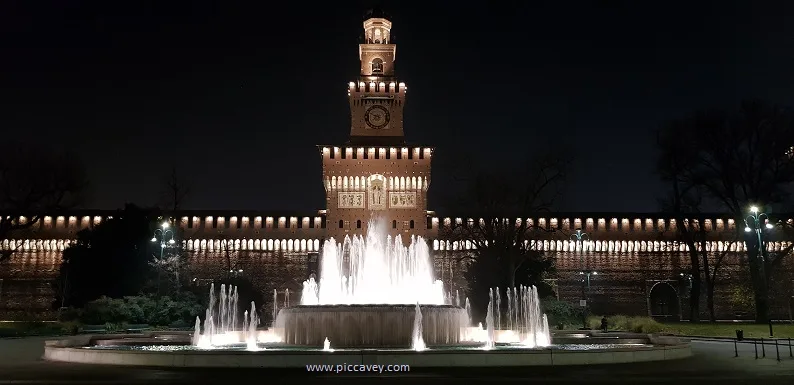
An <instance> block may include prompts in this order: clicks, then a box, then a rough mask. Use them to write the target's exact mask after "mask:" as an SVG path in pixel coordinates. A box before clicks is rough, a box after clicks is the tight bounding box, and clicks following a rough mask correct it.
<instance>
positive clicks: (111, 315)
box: [79, 293, 204, 331]
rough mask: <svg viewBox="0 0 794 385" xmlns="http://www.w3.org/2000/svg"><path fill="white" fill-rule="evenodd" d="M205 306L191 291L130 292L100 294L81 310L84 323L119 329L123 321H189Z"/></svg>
mask: <svg viewBox="0 0 794 385" xmlns="http://www.w3.org/2000/svg"><path fill="white" fill-rule="evenodd" d="M203 312H204V308H203V307H202V306H201V305H200V304H199V303H198V301H197V299H196V297H195V296H194V295H192V293H186V294H181V295H177V296H176V297H175V298H172V297H168V296H163V297H160V298H157V297H154V296H130V297H124V298H121V299H114V298H107V297H102V298H100V299H97V300H95V301H91V302H89V303H87V304H86V305H85V307H84V308H83V309H82V312H80V318H79V319H80V321H81V322H82V323H84V324H91V325H103V324H104V325H105V326H106V330H108V331H114V330H118V329H119V328H120V327H121V326H120V325H122V324H148V325H152V326H157V325H159V326H168V325H172V324H180V325H182V324H186V325H190V324H191V322H192V321H194V320H195V318H196V316H198V315H200V314H202V313H203Z"/></svg>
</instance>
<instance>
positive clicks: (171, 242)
mask: <svg viewBox="0 0 794 385" xmlns="http://www.w3.org/2000/svg"><path fill="white" fill-rule="evenodd" d="M168 243H169V244H172V245H173V244H174V243H176V242H175V241H174V240H173V239H171V240H169V241H168Z"/></svg>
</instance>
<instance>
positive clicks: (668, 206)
mask: <svg viewBox="0 0 794 385" xmlns="http://www.w3.org/2000/svg"><path fill="white" fill-rule="evenodd" d="M710 116H711V115H709V114H703V115H697V116H693V117H690V118H688V119H684V120H679V121H674V122H671V123H669V124H668V125H666V126H665V127H663V128H662V129H660V130H659V131H658V132H657V136H656V138H657V141H656V144H657V148H658V149H659V157H658V159H657V163H656V172H657V173H658V174H659V176H660V177H661V179H662V181H663V182H665V183H667V184H668V188H669V191H668V194H667V197H666V198H664V199H662V200H660V203H661V206H662V210H663V211H665V212H668V213H670V214H671V215H672V217H673V219H675V221H676V223H677V224H678V225H677V226H676V228H675V237H676V239H677V240H678V241H679V242H683V243H684V244H686V245H687V248H688V250H689V251H688V254H689V262H690V263H689V266H690V272H689V274H690V279H691V285H690V286H689V321H690V322H698V321H700V293H701V283H702V274H701V266H700V265H701V259H702V261H703V264H704V265H707V264H708V255H707V253H706V252H705V250H703V251H702V253H701V250H700V249H698V247H697V246H698V244H699V240H705V236H706V234H705V227H704V226H702V223H700V222H702V221H697V220H694V221H693V220H692V219H695V218H693V217H696V216H698V214H699V213H700V211H701V210H700V208H701V206H702V204H703V195H704V194H703V189H701V188H700V186H698V185H697V184H696V183H693V179H694V176H693V173H694V172H695V170H696V165H697V164H698V151H697V147H696V146H695V141H694V140H693V138H692V134H693V129H692V127H693V126H696V125H698V124H701V122H705V121H707V120H708V119H710ZM660 236H664V234H660ZM701 254H703V255H701ZM706 270H708V268H706Z"/></svg>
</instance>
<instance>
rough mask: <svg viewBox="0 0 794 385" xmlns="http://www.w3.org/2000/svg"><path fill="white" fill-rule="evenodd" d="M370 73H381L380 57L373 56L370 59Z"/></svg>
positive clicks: (381, 63)
mask: <svg viewBox="0 0 794 385" xmlns="http://www.w3.org/2000/svg"><path fill="white" fill-rule="evenodd" d="M372 73H373V74H379V73H383V60H381V59H380V58H375V59H373V60H372Z"/></svg>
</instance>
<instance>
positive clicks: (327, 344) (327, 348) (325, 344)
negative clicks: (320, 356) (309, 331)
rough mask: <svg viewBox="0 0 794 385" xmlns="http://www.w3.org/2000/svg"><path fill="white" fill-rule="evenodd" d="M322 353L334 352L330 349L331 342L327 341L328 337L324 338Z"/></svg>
mask: <svg viewBox="0 0 794 385" xmlns="http://www.w3.org/2000/svg"><path fill="white" fill-rule="evenodd" d="M323 351H326V352H333V351H334V349H331V341H329V340H328V337H325V341H324V342H323Z"/></svg>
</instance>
